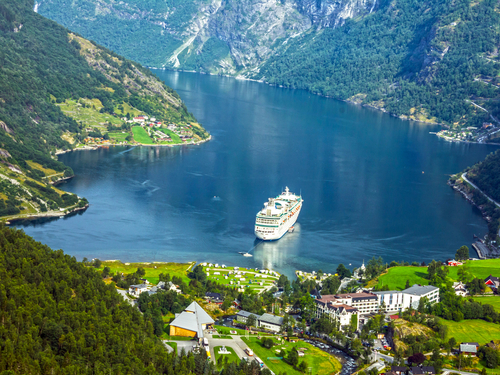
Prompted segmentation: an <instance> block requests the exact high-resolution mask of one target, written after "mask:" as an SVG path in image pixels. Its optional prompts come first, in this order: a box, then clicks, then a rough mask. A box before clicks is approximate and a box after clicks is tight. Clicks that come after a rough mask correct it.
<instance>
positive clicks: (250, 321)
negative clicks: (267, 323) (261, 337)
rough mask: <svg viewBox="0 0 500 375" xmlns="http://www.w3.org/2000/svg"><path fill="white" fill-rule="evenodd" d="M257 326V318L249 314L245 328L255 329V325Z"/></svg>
mask: <svg viewBox="0 0 500 375" xmlns="http://www.w3.org/2000/svg"><path fill="white" fill-rule="evenodd" d="M256 324H257V317H256V316H255V315H253V314H251V315H250V316H249V317H248V318H247V322H246V324H245V325H246V326H247V327H255V325H256Z"/></svg>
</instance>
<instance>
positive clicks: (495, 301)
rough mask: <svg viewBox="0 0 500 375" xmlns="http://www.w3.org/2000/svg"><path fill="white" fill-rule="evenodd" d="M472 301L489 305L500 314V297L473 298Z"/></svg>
mask: <svg viewBox="0 0 500 375" xmlns="http://www.w3.org/2000/svg"><path fill="white" fill-rule="evenodd" d="M473 299H474V301H476V302H480V303H482V304H484V305H486V304H488V305H491V306H493V308H494V309H495V310H496V311H497V312H500V296H484V297H473Z"/></svg>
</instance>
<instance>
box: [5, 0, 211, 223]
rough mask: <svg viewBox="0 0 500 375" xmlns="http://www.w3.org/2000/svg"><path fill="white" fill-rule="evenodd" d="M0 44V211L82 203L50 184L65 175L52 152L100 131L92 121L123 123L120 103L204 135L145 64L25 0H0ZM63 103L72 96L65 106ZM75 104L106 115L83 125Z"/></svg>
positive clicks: (50, 209)
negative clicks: (81, 33) (74, 30)
mask: <svg viewBox="0 0 500 375" xmlns="http://www.w3.org/2000/svg"><path fill="white" fill-rule="evenodd" d="M0 47H1V48H0V178H1V180H0V198H1V199H0V216H7V217H8V218H11V217H12V215H18V216H19V215H20V216H23V217H27V216H30V215H52V216H54V215H57V216H59V215H63V214H66V213H69V212H71V211H73V210H75V209H78V208H83V207H85V206H86V204H87V202H86V200H85V199H80V198H78V197H77V196H76V195H73V194H66V193H64V192H63V191H61V190H58V189H56V188H53V187H51V186H50V184H52V183H54V182H57V181H59V180H63V179H65V178H68V177H71V176H72V175H73V171H72V170H71V168H68V167H66V166H64V165H63V164H62V163H60V162H58V161H57V160H56V159H55V157H54V154H55V153H56V151H57V150H69V149H71V148H72V147H74V145H76V144H77V143H78V142H79V141H81V140H83V139H85V138H86V137H87V136H88V135H89V134H93V133H98V134H99V135H100V134H101V130H99V127H102V128H103V131H105V130H106V129H107V130H113V128H115V127H116V128H117V129H118V127H119V126H120V127H121V129H123V128H124V127H123V125H122V123H123V121H122V120H120V116H124V115H126V113H125V112H126V110H128V111H130V112H132V113H138V114H148V115H149V116H154V117H156V118H157V119H158V120H160V121H164V122H170V123H174V124H176V125H179V126H193V132H194V133H196V134H195V135H196V136H198V137H199V139H202V138H206V137H207V136H208V134H207V133H206V132H205V130H204V129H203V128H201V126H199V125H198V124H196V121H195V119H194V118H193V116H192V115H191V114H189V113H188V112H187V109H186V107H185V105H184V104H183V103H182V101H181V100H180V98H179V96H178V95H177V94H176V93H175V92H174V91H173V90H172V89H170V88H168V87H167V86H165V85H164V83H163V82H161V81H159V80H158V79H157V78H156V77H155V76H154V75H153V74H152V73H151V72H149V70H147V69H144V68H142V67H141V66H140V65H139V64H136V63H132V62H131V61H128V60H125V59H124V58H122V57H120V56H118V55H116V54H114V53H113V52H111V51H109V50H106V49H105V48H103V47H99V46H97V45H95V44H93V43H90V42H89V41H87V40H85V39H83V38H81V37H79V36H77V35H75V34H72V33H69V32H68V31H67V30H66V29H64V28H63V27H61V26H59V25H57V24H56V23H54V22H53V21H50V20H48V19H46V18H44V17H42V16H40V15H39V14H36V13H35V12H33V2H32V1H29V0H21V1H17V0H5V1H2V2H1V3H0ZM69 102H71V103H76V104H75V106H74V108H73V109H72V110H68V108H67V107H68V106H67V105H68V103H69ZM65 105H66V106H65ZM61 108H62V109H64V110H65V112H64V113H63V111H61ZM81 108H86V112H85V113H86V114H87V115H88V116H91V115H93V116H94V117H95V118H98V117H99V116H106V117H105V118H106V119H109V120H110V121H109V122H108V123H107V125H106V123H99V122H95V121H94V123H92V124H93V125H95V126H94V128H90V129H89V121H86V120H85V119H82V117H81V116H78V113H79V110H80V109H81ZM75 119H76V120H78V122H77V121H76V120H75ZM111 120H113V121H111ZM125 128H127V127H125ZM128 130H130V126H128Z"/></svg>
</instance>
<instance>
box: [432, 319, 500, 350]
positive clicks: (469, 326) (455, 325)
mask: <svg viewBox="0 0 500 375" xmlns="http://www.w3.org/2000/svg"><path fill="white" fill-rule="evenodd" d="M440 322H441V323H443V324H445V325H447V326H448V337H455V339H456V340H457V341H458V342H478V343H479V344H486V343H487V342H490V341H491V340H498V338H499V337H500V325H498V324H495V323H488V322H485V321H484V320H479V319H471V320H462V321H461V322H454V321H451V320H444V319H441V320H440Z"/></svg>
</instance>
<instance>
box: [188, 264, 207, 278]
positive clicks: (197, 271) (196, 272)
mask: <svg viewBox="0 0 500 375" xmlns="http://www.w3.org/2000/svg"><path fill="white" fill-rule="evenodd" d="M188 277H189V278H190V279H194V280H198V281H201V282H203V281H205V280H206V279H207V274H206V273H205V271H204V270H203V266H202V265H201V264H198V265H197V266H196V267H195V268H194V269H193V271H192V272H189V274H188Z"/></svg>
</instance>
